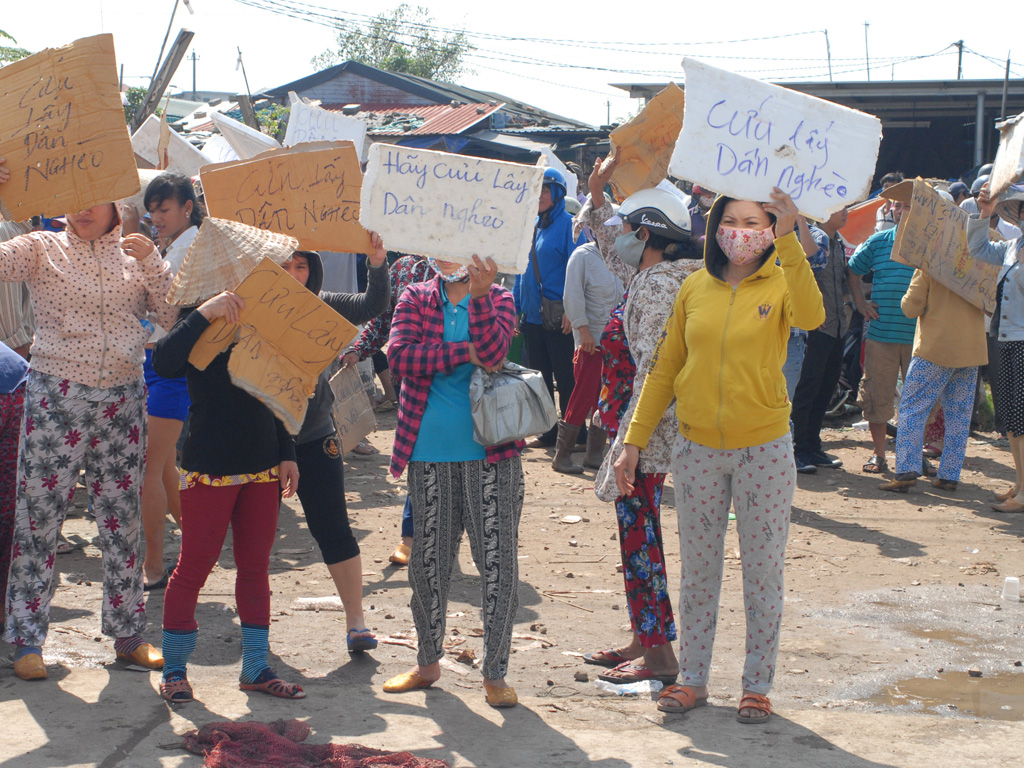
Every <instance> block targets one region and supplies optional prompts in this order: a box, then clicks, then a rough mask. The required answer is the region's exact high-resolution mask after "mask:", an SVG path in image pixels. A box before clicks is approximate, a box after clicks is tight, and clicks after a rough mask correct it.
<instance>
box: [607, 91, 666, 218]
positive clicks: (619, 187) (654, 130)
mask: <svg viewBox="0 0 1024 768" xmlns="http://www.w3.org/2000/svg"><path fill="white" fill-rule="evenodd" d="M684 102H685V98H684V96H683V89H682V88H680V87H679V86H678V85H676V84H675V83H669V84H668V87H666V88H664V89H663V90H662V91H660V92H659V93H658V94H657V95H656V96H655V97H654V98H653V99H651V100H650V102H649V103H648V104H647V106H646V107H644V109H643V111H642V112H641V113H640V114H639V115H637V116H636V117H634V118H633V119H632V120H630V121H629V122H628V123H626V124H625V125H620V126H619V127H618V128H616V129H615V130H614V131H612V132H611V134H610V139H611V142H612V146H613V147H614V150H613V151H614V153H615V156H616V157H618V158H619V167H618V168H616V169H615V173H614V174H613V175H612V179H611V185H612V191H613V192H614V193H615V199H616V200H618V201H619V202H622V201H623V200H625V199H626V198H627V197H629V196H630V195H632V194H633V193H634V192H639V191H640V190H641V189H650V188H652V187H654V186H657V184H658V182H659V181H661V180H662V179H664V178H665V177H666V176H667V175H668V164H669V160H671V159H672V151H673V149H674V148H675V145H676V139H678V138H679V130H680V128H682V127H683V104H684Z"/></svg>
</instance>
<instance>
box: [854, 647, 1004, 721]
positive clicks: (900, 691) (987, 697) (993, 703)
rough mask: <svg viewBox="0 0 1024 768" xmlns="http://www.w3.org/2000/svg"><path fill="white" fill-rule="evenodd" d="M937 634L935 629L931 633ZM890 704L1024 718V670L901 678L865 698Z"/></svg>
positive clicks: (940, 711) (939, 711) (932, 711)
mask: <svg viewBox="0 0 1024 768" xmlns="http://www.w3.org/2000/svg"><path fill="white" fill-rule="evenodd" d="M930 634H935V633H930ZM865 700H866V701H868V702H870V703H872V704H880V705H882V706H887V707H912V708H913V709H915V710H917V711H924V712H928V713H930V714H939V715H944V714H954V713H955V714H962V715H967V716H969V717H971V716H973V717H984V718H988V719H991V720H1013V721H1021V720H1024V674H1022V673H1019V672H1018V673H1014V672H998V673H992V674H989V673H986V674H985V676H984V677H971V676H970V675H968V674H967V673H966V672H944V673H942V674H939V675H936V676H935V677H931V678H914V679H910V680H900V681H898V682H896V683H893V684H892V685H887V686H885V688H883V689H882V690H881V691H880V692H879V693H876V694H875V695H873V696H870V697H869V698H867V699H865Z"/></svg>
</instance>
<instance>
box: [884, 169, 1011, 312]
mask: <svg viewBox="0 0 1024 768" xmlns="http://www.w3.org/2000/svg"><path fill="white" fill-rule="evenodd" d="M882 196H883V197H886V198H888V199H890V200H899V201H900V202H902V203H910V210H909V211H905V212H904V213H903V217H902V218H901V219H900V223H899V227H898V228H897V231H896V242H895V243H894V244H893V248H892V259H893V261H898V262H900V263H901V264H909V265H910V266H912V267H917V268H918V269H921V270H923V271H924V272H926V273H927V274H928V275H929V276H931V277H932V278H934V279H935V280H937V281H939V282H940V283H941V284H942V285H944V286H946V287H947V288H949V290H951V291H953V292H954V293H956V294H958V295H959V296H962V297H963V298H965V299H967V301H969V302H971V304H973V305H974V306H976V307H978V308H979V309H982V310H984V311H985V312H988V313H989V314H991V313H992V311H993V310H994V309H995V304H996V285H997V280H998V277H999V270H1000V266H999V265H998V264H988V263H986V262H984V261H978V260H977V259H975V258H974V257H972V256H971V252H970V250H968V248H967V219H968V218H970V216H969V215H968V213H967V211H964V210H962V209H960V208H958V207H957V206H955V205H953V204H952V203H951V202H949V201H948V200H946V199H945V198H943V197H942V195H940V194H939V193H938V192H936V191H935V190H934V189H932V188H931V187H930V186H929V185H928V184H927V183H926V182H925V181H924V180H922V179H913V180H907V181H903V182H900V183H899V184H897V185H895V186H892V187H889V189H887V190H886V191H885V192H883V193H882Z"/></svg>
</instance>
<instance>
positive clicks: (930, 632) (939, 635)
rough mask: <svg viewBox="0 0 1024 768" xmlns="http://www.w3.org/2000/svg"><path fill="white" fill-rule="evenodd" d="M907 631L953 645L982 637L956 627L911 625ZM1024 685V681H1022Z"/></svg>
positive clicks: (973, 643) (916, 635) (972, 641)
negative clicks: (927, 627)
mask: <svg viewBox="0 0 1024 768" xmlns="http://www.w3.org/2000/svg"><path fill="white" fill-rule="evenodd" d="M904 631H905V632H907V633H909V634H911V635H913V636H914V637H920V638H921V639H922V640H930V641H933V642H940V643H950V644H952V645H970V646H973V645H976V644H978V643H979V642H981V638H980V637H978V636H977V635H972V634H970V633H968V632H959V631H957V630H955V629H923V628H921V627H909V628H907V629H905V630H904ZM1022 685H1024V683H1022Z"/></svg>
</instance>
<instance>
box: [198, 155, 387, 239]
mask: <svg viewBox="0 0 1024 768" xmlns="http://www.w3.org/2000/svg"><path fill="white" fill-rule="evenodd" d="M202 180H203V192H204V194H205V195H206V206H207V209H208V210H209V212H210V215H211V216H216V217H218V218H222V219H230V220H231V221H240V222H242V223H243V224H248V225H249V226H251V227H257V228H258V229H266V230H271V231H273V232H280V233H281V234H284V235H289V236H291V237H294V238H296V239H297V240H298V241H299V246H300V247H301V248H302V249H304V250H309V251H318V250H329V251H344V252H348V253H370V252H371V249H372V247H373V246H372V245H371V243H370V233H369V232H367V231H366V230H365V229H363V227H362V225H361V224H360V223H359V192H360V187H361V186H362V183H363V174H362V172H361V171H360V169H359V158H358V157H357V156H356V152H355V149H354V148H353V147H352V142H349V141H344V142H336V143H334V144H331V143H328V142H321V143H319V144H314V145H308V144H304V145H303V146H302V148H295V149H278V150H273V151H271V152H266V153H264V154H262V155H258V156H257V157H254V158H253V159H251V160H243V161H238V162H231V163H220V164H217V165H208V166H206V167H205V168H203V172H202Z"/></svg>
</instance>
